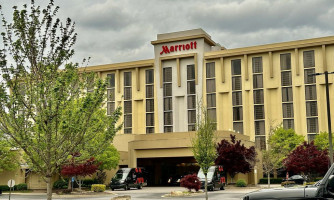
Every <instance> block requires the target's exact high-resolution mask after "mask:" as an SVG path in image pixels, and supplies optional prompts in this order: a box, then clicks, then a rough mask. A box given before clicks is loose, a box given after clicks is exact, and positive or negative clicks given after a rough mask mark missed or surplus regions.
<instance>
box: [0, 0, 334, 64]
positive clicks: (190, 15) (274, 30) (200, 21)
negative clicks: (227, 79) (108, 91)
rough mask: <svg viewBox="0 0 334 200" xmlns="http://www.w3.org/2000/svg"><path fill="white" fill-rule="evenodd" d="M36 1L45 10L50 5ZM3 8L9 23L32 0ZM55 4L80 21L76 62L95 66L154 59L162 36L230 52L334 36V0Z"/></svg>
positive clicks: (66, 0)
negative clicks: (187, 35) (197, 32)
mask: <svg viewBox="0 0 334 200" xmlns="http://www.w3.org/2000/svg"><path fill="white" fill-rule="evenodd" d="M36 2H37V3H36V4H42V5H43V4H44V5H45V4H46V2H47V0H36ZM0 3H1V5H2V7H3V9H4V12H5V15H6V17H7V19H10V17H11V13H12V9H11V8H12V6H13V5H23V4H24V3H30V0H0ZM55 4H56V5H59V6H60V10H59V15H58V16H59V17H61V18H65V17H70V18H71V19H72V20H74V21H75V22H76V31H77V33H78V39H77V44H76V46H75V50H76V55H75V57H74V60H73V61H75V62H80V61H81V60H82V59H83V58H87V57H91V61H90V65H100V64H109V63H117V62H126V61H133V60H143V59H151V58H153V55H154V53H153V46H152V45H151V41H152V40H156V35H157V34H158V33H167V32H176V31H182V30H189V29H195V28H202V29H203V30H204V31H206V32H207V33H208V34H209V35H211V37H212V39H213V40H214V41H215V42H217V43H220V44H221V45H222V46H224V47H226V48H228V49H231V48H237V47H245V46H253V45H259V44H267V43H276V42H283V41H291V40H300V39H307V38H314V37H323V36H329V35H334V0H220V1H219V0H117V1H116V0H55ZM1 30H2V27H1ZM0 43H2V41H1V42H0ZM1 46H2V45H1Z"/></svg>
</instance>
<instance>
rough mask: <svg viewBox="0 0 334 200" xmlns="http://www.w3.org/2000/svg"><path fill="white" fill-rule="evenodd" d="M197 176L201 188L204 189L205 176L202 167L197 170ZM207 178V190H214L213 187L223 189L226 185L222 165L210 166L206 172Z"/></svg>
mask: <svg viewBox="0 0 334 200" xmlns="http://www.w3.org/2000/svg"><path fill="white" fill-rule="evenodd" d="M197 177H198V179H199V180H200V181H201V189H204V187H205V176H204V173H203V170H202V169H200V170H199V171H198V173H197ZM207 179H208V190H210V191H214V190H215V189H218V190H219V189H220V190H224V186H225V185H226V181H225V179H226V178H225V172H224V169H223V166H211V167H210V168H209V171H208V174H207Z"/></svg>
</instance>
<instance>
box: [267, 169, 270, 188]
mask: <svg viewBox="0 0 334 200" xmlns="http://www.w3.org/2000/svg"><path fill="white" fill-rule="evenodd" d="M267 174H268V188H270V172H267Z"/></svg>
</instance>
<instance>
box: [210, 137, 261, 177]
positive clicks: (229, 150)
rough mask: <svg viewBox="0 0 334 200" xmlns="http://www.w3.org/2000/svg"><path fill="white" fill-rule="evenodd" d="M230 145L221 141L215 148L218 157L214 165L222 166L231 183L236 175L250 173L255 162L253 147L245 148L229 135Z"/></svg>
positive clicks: (239, 141)
mask: <svg viewBox="0 0 334 200" xmlns="http://www.w3.org/2000/svg"><path fill="white" fill-rule="evenodd" d="M230 137H231V143H230V142H229V141H227V140H225V139H223V140H222V141H221V142H220V143H218V146H217V153H218V157H217V159H216V160H215V164H216V165H223V167H224V170H225V171H226V172H227V173H228V174H230V176H231V179H232V180H231V182H233V178H234V176H235V175H236V174H237V173H248V172H251V170H252V168H253V166H254V165H255V161H256V151H255V147H254V146H251V147H250V148H247V147H245V146H244V144H241V140H236V138H235V135H232V134H231V135H230Z"/></svg>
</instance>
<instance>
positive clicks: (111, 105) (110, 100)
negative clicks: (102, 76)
mask: <svg viewBox="0 0 334 200" xmlns="http://www.w3.org/2000/svg"><path fill="white" fill-rule="evenodd" d="M107 81H108V84H107V115H111V114H112V113H113V112H114V111H115V74H114V73H112V74H107Z"/></svg>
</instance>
